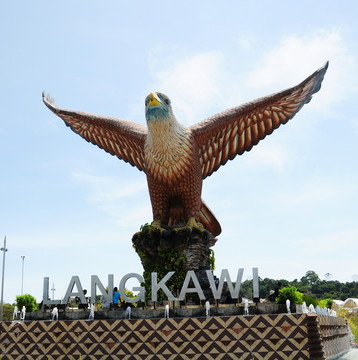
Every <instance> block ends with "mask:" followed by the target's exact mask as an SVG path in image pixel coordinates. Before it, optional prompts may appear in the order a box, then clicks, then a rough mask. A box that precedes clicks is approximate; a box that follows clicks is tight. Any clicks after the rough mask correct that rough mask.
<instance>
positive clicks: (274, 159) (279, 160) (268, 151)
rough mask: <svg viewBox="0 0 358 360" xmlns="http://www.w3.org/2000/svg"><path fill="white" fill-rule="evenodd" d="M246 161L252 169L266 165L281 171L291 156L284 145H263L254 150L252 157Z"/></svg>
mask: <svg viewBox="0 0 358 360" xmlns="http://www.w3.org/2000/svg"><path fill="white" fill-rule="evenodd" d="M244 159H245V160H244V161H245V163H246V164H249V166H252V167H258V166H262V165H266V166H270V167H273V168H275V169H276V170H280V171H281V170H283V169H284V167H285V165H286V164H287V162H288V161H289V154H288V150H287V149H285V148H284V147H283V146H282V145H278V144H277V143H276V144H273V143H262V144H260V146H258V147H255V148H254V149H253V151H252V152H251V154H250V157H244Z"/></svg>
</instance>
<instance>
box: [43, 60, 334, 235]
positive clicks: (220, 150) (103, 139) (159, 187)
mask: <svg viewBox="0 0 358 360" xmlns="http://www.w3.org/2000/svg"><path fill="white" fill-rule="evenodd" d="M327 68H328V62H327V63H326V64H325V66H323V67H322V68H320V69H318V70H317V71H315V72H314V73H313V74H312V75H311V76H309V77H308V78H307V79H306V80H304V81H303V82H301V83H300V84H299V85H297V86H294V87H292V88H289V89H287V90H283V91H281V92H278V93H275V94H272V95H269V96H266V97H262V98H259V99H257V100H254V101H251V102H248V103H245V104H242V105H240V106H237V107H233V108H230V109H227V110H225V111H223V112H220V113H218V114H216V115H213V116H211V117H209V118H207V119H205V120H203V121H201V122H199V123H197V124H195V125H192V126H189V127H184V126H183V125H181V124H180V123H179V122H178V121H177V119H176V117H175V115H174V112H173V109H172V106H171V101H170V99H169V98H168V97H167V96H166V95H164V94H162V93H160V92H152V93H150V94H149V95H148V96H147V97H146V99H145V117H146V121H147V127H145V126H143V125H140V124H137V123H134V122H130V121H126V120H122V119H116V118H112V117H105V116H100V115H94V114H89V113H85V112H79V111H71V110H64V109H61V108H59V107H57V106H55V105H54V104H53V101H52V100H51V99H50V98H49V97H48V96H46V95H45V94H43V101H44V103H45V104H46V106H47V107H48V108H49V109H50V110H51V111H53V112H54V113H55V114H56V115H58V116H59V117H60V118H62V120H63V121H64V122H65V124H66V125H67V126H69V127H70V128H71V130H72V131H74V132H75V133H77V134H78V135H80V136H81V137H83V138H84V139H85V140H87V141H88V142H91V143H92V144H94V145H97V146H98V147H100V148H102V149H103V150H105V151H107V152H108V153H110V154H111V155H115V156H117V157H118V158H119V159H121V160H124V161H126V162H128V163H130V164H131V165H132V166H135V167H136V168H138V169H139V170H141V171H143V172H144V173H145V174H146V176H147V182H148V189H149V194H150V200H151V204H152V212H153V222H152V224H151V225H152V226H154V227H155V228H159V229H161V228H162V226H174V225H177V224H182V223H184V224H185V223H186V226H188V227H190V228H198V229H199V230H201V231H203V230H204V229H206V230H207V231H209V232H210V233H211V234H212V235H213V236H217V235H219V234H220V233H221V227H220V224H219V222H218V221H217V220H216V218H215V216H214V215H213V214H212V212H211V211H210V209H209V208H208V207H207V205H206V204H205V203H204V201H203V200H202V199H201V191H202V182H203V180H204V179H205V178H206V177H208V176H210V175H211V174H212V173H213V172H214V171H216V170H218V169H219V168H220V166H222V165H225V164H226V162H227V161H228V160H232V159H234V158H235V156H236V155H241V154H243V153H244V152H245V151H250V150H251V148H252V147H253V146H254V145H256V144H257V143H258V142H259V141H260V140H262V139H264V138H265V137H266V136H267V135H269V134H271V133H272V132H273V131H274V130H275V129H277V128H278V127H279V126H280V125H281V124H285V123H287V121H288V120H290V119H292V118H293V117H294V115H295V114H296V113H297V112H298V111H299V110H300V109H301V108H302V106H303V105H304V104H307V103H308V102H309V101H310V100H311V97H312V95H313V94H314V93H316V92H317V91H319V89H320V87H321V82H322V80H323V78H324V75H325V73H326V70H327Z"/></svg>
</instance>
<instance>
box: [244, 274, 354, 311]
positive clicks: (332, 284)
mask: <svg viewBox="0 0 358 360" xmlns="http://www.w3.org/2000/svg"><path fill="white" fill-rule="evenodd" d="M315 275H317V274H316V273H315V272H314V271H312V270H310V271H307V272H306V275H305V276H303V277H302V278H301V280H297V279H295V280H293V281H288V280H284V279H279V280H275V279H269V278H265V279H260V298H262V299H267V298H268V297H269V295H270V291H273V290H275V289H276V288H277V285H278V283H279V282H281V283H282V284H284V285H287V286H295V287H296V288H297V289H298V290H299V291H300V292H302V293H304V294H305V296H307V297H308V298H310V299H316V300H318V301H319V300H322V299H337V300H339V299H340V300H345V299H348V298H358V282H356V281H352V282H346V283H341V282H339V281H337V280H321V279H320V278H319V277H318V275H317V277H316V276H315ZM240 293H241V295H242V296H243V297H248V298H251V296H250V294H251V293H252V281H249V280H246V281H243V282H242V284H241V290H240ZM304 301H306V300H304ZM306 304H308V303H307V301H306ZM308 305H309V304H308Z"/></svg>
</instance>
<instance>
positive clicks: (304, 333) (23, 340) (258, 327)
mask: <svg viewBox="0 0 358 360" xmlns="http://www.w3.org/2000/svg"><path fill="white" fill-rule="evenodd" d="M319 316H321V315H319ZM319 316H318V318H317V316H316V318H312V317H310V318H309V317H308V316H307V315H306V314H290V315H288V314H279V315H250V316H227V317H208V318H175V319H133V320H94V321H85V320H73V321H53V322H51V321H25V322H21V323H20V322H2V323H0V355H3V356H4V358H6V359H8V360H12V359H22V358H26V359H36V360H41V359H43V360H52V359H56V360H62V359H71V358H72V359H79V358H80V356H82V359H84V360H86V359H96V360H97V359H98V360H116V359H121V360H125V359H128V360H132V359H149V360H150V359H153V360H160V359H165V360H184V359H199V360H213V359H215V360H218V359H225V360H226V359H243V360H245V359H247V360H251V359H253V358H255V359H265V360H276V359H277V360H278V359H292V360H296V359H297V360H298V359H300V360H305V359H311V358H312V359H313V358H315V359H320V358H321V359H324V357H323V356H321V355H320V354H322V351H318V352H317V351H316V350H312V349H317V348H319V349H322V347H323V348H324V351H325V353H326V354H327V355H329V356H331V355H332V354H334V353H335V351H341V349H342V346H343V347H344V346H346V344H345V341H346V338H348V337H347V334H346V332H345V329H346V330H347V328H344V326H345V325H346V324H344V323H342V324H341V323H337V322H334V320H332V319H326V317H324V316H323V317H322V316H321V317H322V318H320V317H319ZM317 319H318V321H317ZM338 322H339V321H338ZM319 323H321V324H322V329H323V330H322V334H323V336H321V335H320V334H321V333H320V329H319ZM310 334H311V335H310ZM333 335H336V336H335V337H334V336H333ZM310 336H311V337H312V339H311V338H310ZM333 337H334V339H333ZM317 341H318V343H317ZM321 342H323V345H322V344H321ZM342 343H343V345H342ZM317 344H318V345H317ZM317 346H318V347H317ZM315 351H316V352H315ZM312 354H314V357H313V355H312ZM317 354H318V355H317ZM317 356H318V357H317Z"/></svg>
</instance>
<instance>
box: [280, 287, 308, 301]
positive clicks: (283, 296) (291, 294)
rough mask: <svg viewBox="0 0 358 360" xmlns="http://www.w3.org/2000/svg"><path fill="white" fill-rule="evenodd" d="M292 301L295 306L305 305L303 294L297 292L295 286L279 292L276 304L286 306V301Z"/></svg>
mask: <svg viewBox="0 0 358 360" xmlns="http://www.w3.org/2000/svg"><path fill="white" fill-rule="evenodd" d="M287 299H288V300H290V301H291V303H294V304H302V303H303V294H302V293H301V292H299V291H298V290H297V288H296V287H295V286H286V287H284V288H282V289H280V290H279V292H278V296H277V298H276V302H277V303H278V304H285V303H286V300H287Z"/></svg>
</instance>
